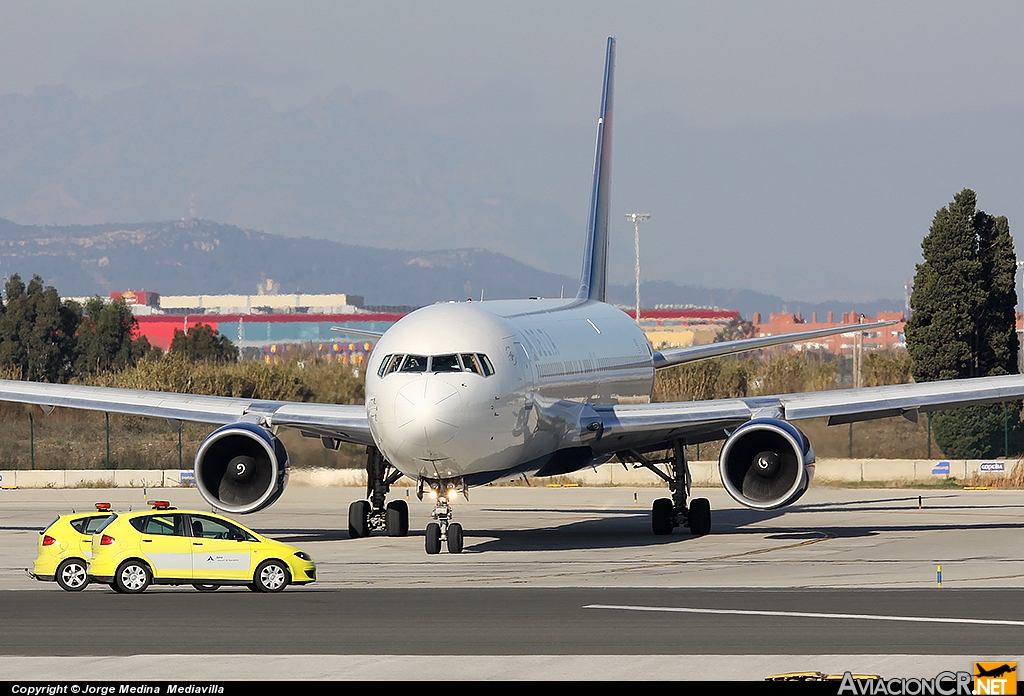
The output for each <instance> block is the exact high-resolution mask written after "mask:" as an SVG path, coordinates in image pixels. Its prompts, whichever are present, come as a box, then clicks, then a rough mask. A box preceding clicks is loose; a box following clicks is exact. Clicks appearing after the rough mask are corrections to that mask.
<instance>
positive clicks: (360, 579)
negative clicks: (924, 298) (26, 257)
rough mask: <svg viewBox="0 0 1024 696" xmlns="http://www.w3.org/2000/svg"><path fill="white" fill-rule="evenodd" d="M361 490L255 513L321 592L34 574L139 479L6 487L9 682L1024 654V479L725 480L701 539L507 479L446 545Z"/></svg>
mask: <svg viewBox="0 0 1024 696" xmlns="http://www.w3.org/2000/svg"><path fill="white" fill-rule="evenodd" d="M148 493H149V497H150V498H156V497H160V498H163V499H169V500H170V501H171V502H172V504H174V505H176V506H178V507H180V508H198V509H208V506H205V505H204V504H203V503H202V501H201V500H200V499H199V497H198V495H197V494H196V492H195V491H194V490H191V489H178V490H164V491H152V490H151V491H148ZM362 493H363V491H360V490H357V489H339V488H325V489H318V488H289V489H288V490H287V491H286V492H285V495H284V496H283V498H282V499H281V501H279V503H278V504H276V505H274V506H273V507H272V508H270V509H269V510H266V511H263V512H260V513H257V514H255V515H251V516H248V517H245V518H241V521H243V522H244V523H246V524H248V525H249V526H252V527H253V528H255V529H257V530H258V531H261V532H263V533H265V534H268V535H269V536H272V537H274V538H277V539H281V540H283V541H287V542H289V543H292V544H295V545H296V546H299V547H300V548H302V549H304V550H306V551H308V552H309V553H311V554H312V555H313V556H314V558H316V560H317V566H318V581H317V582H316V583H315V584H313V585H311V586H308V587H305V588H290V589H289V590H288V591H286V592H285V593H283V594H281V595H273V596H268V595H258V594H253V593H250V592H248V591H247V590H234V589H226V588H225V589H222V590H220V591H219V592H217V593H211V594H201V593H197V592H194V591H193V590H192V589H191V588H151V589H150V590H148V591H147V592H146V593H145V594H144V595H141V596H130V597H128V596H121V595H116V594H114V593H113V592H111V591H110V590H109V589H108V588H106V587H101V586H92V587H89V588H87V589H86V590H85V591H84V592H82V593H77V594H67V593H63V592H61V591H60V590H59V589H58V588H57V587H56V586H55V585H50V584H43V583H39V582H37V581H34V580H32V579H31V578H29V577H27V575H25V571H24V568H25V567H26V566H28V565H30V564H31V562H32V559H33V558H34V556H35V544H36V541H37V539H38V532H39V530H40V529H41V528H42V527H44V526H45V525H46V524H47V523H48V522H49V521H50V520H51V519H52V518H53V517H54V516H55V515H56V514H58V513H62V512H69V511H70V509H71V508H72V507H74V508H76V509H79V510H82V509H86V508H87V507H88V506H89V505H90V504H91V503H92V502H94V501H97V500H103V501H109V502H111V503H113V504H114V507H115V508H121V509H127V508H128V507H133V508H134V509H139V507H141V506H142V505H144V501H143V500H142V491H138V490H131V489H113V490H63V491H57V490H15V491H2V492H0V617H2V623H3V630H2V631H0V678H2V679H19V678H22V679H23V678H29V677H31V675H34V674H35V675H38V674H39V672H38V670H39V669H40V667H41V666H45V665H49V666H50V668H51V669H53V668H56V669H59V670H60V671H61V673H64V674H67V675H68V677H69V678H71V677H74V678H78V677H83V678H85V677H88V678H94V679H96V678H113V677H114V676H116V675H117V674H123V671H122V670H123V669H125V665H127V664H131V665H133V667H132V669H133V670H135V671H136V673H137V674H138V675H139V676H138V678H146V677H147V676H149V677H151V678H174V677H176V676H184V675H185V674H187V675H189V676H191V677H193V678H200V677H202V678H250V677H256V678H325V677H330V678H348V677H352V678H374V679H387V678H413V677H415V678H426V677H430V676H431V675H434V676H438V677H445V676H447V677H448V678H450V677H451V676H452V675H453V673H452V669H451V668H452V664H458V665H460V668H459V671H458V673H457V674H456V675H455V676H465V677H478V678H482V677H489V676H494V677H500V676H504V677H506V678H516V677H519V678H587V677H591V678H632V679H642V678H654V679H658V678H704V679H729V678H733V679H735V678H740V679H762V678H763V677H764V676H766V675H767V674H769V673H775V672H784V671H806V670H818V671H832V672H834V671H840V672H841V671H845V670H847V669H852V670H854V671H860V672H873V673H879V674H883V675H884V676H918V677H927V676H933V675H934V673H937V672H938V671H941V670H943V669H952V670H957V669H969V667H970V661H971V660H973V659H1010V660H1012V659H1017V657H1016V656H1019V655H1024V602H1022V601H1021V600H1022V599H1024V560H1022V554H1021V549H1022V531H1024V492H1017V491H964V490H955V489H948V490H935V489H930V490H877V489H876V490H868V489H830V488H814V489H812V490H811V491H810V492H809V493H808V494H807V495H806V496H805V497H804V498H803V499H802V500H801V501H799V503H798V504H797V505H794V506H791V507H790V508H787V509H785V510H782V511H775V512H756V511H751V510H746V509H744V508H740V507H739V506H737V505H736V504H735V503H733V502H732V501H731V500H730V499H729V498H728V497H727V496H726V495H725V493H724V491H722V490H721V489H708V490H703V491H698V492H695V494H696V495H704V496H706V497H709V498H710V499H711V503H712V508H713V510H714V518H713V520H714V521H713V533H712V534H711V535H708V536H705V537H700V538H694V537H691V536H689V535H688V534H687V533H686V532H685V530H677V532H676V533H675V534H673V535H671V536H669V537H654V536H653V535H651V533H650V518H649V509H650V504H651V502H652V501H653V499H654V498H655V497H657V496H659V495H661V491H659V490H658V489H645V488H639V489H630V488H541V487H535V488H523V487H490V488H482V489H476V490H473V491H472V496H471V499H470V500H469V501H460V502H459V503H458V504H457V506H456V519H457V520H458V521H459V522H461V523H462V524H463V526H464V527H465V529H466V543H465V552H464V553H462V554H460V555H448V554H447V553H444V552H443V553H442V554H441V555H440V556H427V555H426V554H425V553H424V551H423V542H424V538H423V533H422V528H423V525H424V524H425V523H426V521H427V520H428V519H429V511H430V505H429V504H428V503H427V502H426V501H424V502H419V501H417V500H416V498H415V495H411V496H410V509H411V518H412V523H411V524H412V531H411V533H410V536H408V537H404V538H389V537H387V536H377V535H374V536H372V537H370V538H369V539H356V540H352V539H349V538H348V534H347V532H345V531H344V528H345V527H346V525H347V522H346V519H347V518H346V513H347V507H348V503H349V502H350V501H351V500H354V499H356V498H358V497H360V496H361V495H362ZM394 493H395V494H397V495H400V496H401V495H404V491H403V490H397V491H395V492H394ZM634 500H635V502H634ZM938 566H941V567H942V585H941V587H940V586H939V585H938V583H937V573H936V572H937V569H938ZM168 656H189V657H188V658H187V659H185V658H181V660H179V659H173V660H168ZM438 656H442V659H439V658H438ZM443 656H450V658H444V657H443ZM182 660H184V662H183V661H182ZM1022 661H1024V660H1022ZM184 664H187V665H188V667H187V669H185V668H183V665H184ZM385 666H387V667H386V668H385ZM929 670H931V672H929Z"/></svg>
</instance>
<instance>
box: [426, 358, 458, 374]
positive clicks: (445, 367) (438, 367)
mask: <svg viewBox="0 0 1024 696" xmlns="http://www.w3.org/2000/svg"><path fill="white" fill-rule="evenodd" d="M430 371H431V372H462V367H460V366H459V357H458V356H457V355H435V356H433V357H432V358H430Z"/></svg>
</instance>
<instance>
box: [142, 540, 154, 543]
mask: <svg viewBox="0 0 1024 696" xmlns="http://www.w3.org/2000/svg"><path fill="white" fill-rule="evenodd" d="M142 543H143V544H152V543H153V540H152V539H143V540H142Z"/></svg>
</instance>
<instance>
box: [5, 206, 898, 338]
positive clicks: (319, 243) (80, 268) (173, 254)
mask: <svg viewBox="0 0 1024 696" xmlns="http://www.w3.org/2000/svg"><path fill="white" fill-rule="evenodd" d="M14 273H19V274H21V276H22V277H23V278H28V277H31V276H32V275H33V274H38V275H40V276H42V277H43V278H44V279H45V281H46V282H47V283H49V284H51V285H53V286H54V287H56V288H57V290H58V292H60V293H61V295H64V296H83V295H93V294H100V295H104V296H105V295H108V294H109V293H110V292H111V291H113V290H125V289H133V290H142V289H145V290H153V291H156V292H159V293H162V294H165V295H176V294H192V293H204V294H218V293H243V294H254V293H255V292H256V286H257V284H258V283H259V282H260V281H261V280H263V279H264V278H273V279H274V281H276V282H277V283H279V284H280V286H281V289H282V291H283V292H308V293H327V292H347V293H352V294H357V295H363V296H364V297H365V298H366V302H367V303H368V304H376V305H425V304H430V303H433V302H439V301H446V300H463V299H467V298H473V299H479V297H480V293H481V291H483V293H484V297H485V299H502V298H516V297H531V296H542V297H558V296H560V295H561V294H563V293H564V295H565V296H570V295H573V294H574V293H575V292H576V289H577V287H578V282H579V280H578V278H575V277H571V276H568V275H558V274H554V273H547V272H545V271H541V270H538V269H536V268H533V267H531V266H528V265H526V264H524V263H522V262H520V261H516V260H515V259H512V258H509V257H508V256H505V255H503V254H499V253H495V252H492V251H487V250H485V249H447V250H429V251H407V250H398V249H378V248H374V247H367V246H357V245H350V244H342V243H340V242H333V241H329V240H324V239H313V238H308V237H299V238H297V237H285V236H282V235H275V234H268V233H265V232H259V231H254V230H243V229H240V228H238V227H235V226H233V225H223V224H219V223H216V222H212V221H209V220H192V221H176V222H175V221H171V222H154V223H133V224H122V223H105V224H99V225H89V226H80V225H76V226H66V227H54V226H35V225H20V224H17V223H14V222H11V221H10V220H4V219H2V218H0V274H2V275H3V276H4V277H7V276H10V275H12V274H14ZM609 295H610V297H609V299H610V300H611V301H612V302H616V303H620V304H624V305H632V303H633V296H634V290H633V287H632V286H626V285H613V286H611V287H610V289H609ZM642 297H643V301H644V306H653V305H655V304H693V305H700V306H719V307H722V308H727V309H738V310H739V311H740V312H741V313H742V314H743V315H744V316H745V317H748V318H749V317H750V316H752V315H753V313H754V312H761V313H763V314H767V313H770V312H781V311H784V310H786V311H790V312H803V313H804V314H805V315H809V313H810V312H812V311H817V312H819V313H822V312H827V311H835V312H837V313H838V312H844V311H859V312H865V313H869V314H874V313H875V312H877V311H878V310H879V309H882V310H899V309H900V308H901V306H900V303H898V302H896V301H893V300H878V301H877V302H875V303H847V302H839V301H836V302H831V303H822V304H818V305H812V304H809V303H801V302H788V303H787V302H786V301H785V300H783V299H782V298H780V297H776V296H773V295H765V294H762V293H757V292H753V291H751V290H732V289H723V288H701V287H694V286H680V285H676V284H674V283H671V282H666V281H654V282H647V283H644V284H643V287H642Z"/></svg>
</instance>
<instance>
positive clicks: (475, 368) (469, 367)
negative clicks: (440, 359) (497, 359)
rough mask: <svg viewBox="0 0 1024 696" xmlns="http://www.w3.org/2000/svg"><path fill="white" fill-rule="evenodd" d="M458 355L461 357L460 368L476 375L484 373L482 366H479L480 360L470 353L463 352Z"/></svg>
mask: <svg viewBox="0 0 1024 696" xmlns="http://www.w3.org/2000/svg"><path fill="white" fill-rule="evenodd" d="M459 357H460V358H462V366H463V367H462V369H463V370H465V371H466V372H473V373H475V374H478V375H482V374H483V373H484V371H483V368H481V367H480V361H479V360H477V359H476V356H475V355H473V354H472V353H463V354H462V355H460V356H459Z"/></svg>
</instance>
